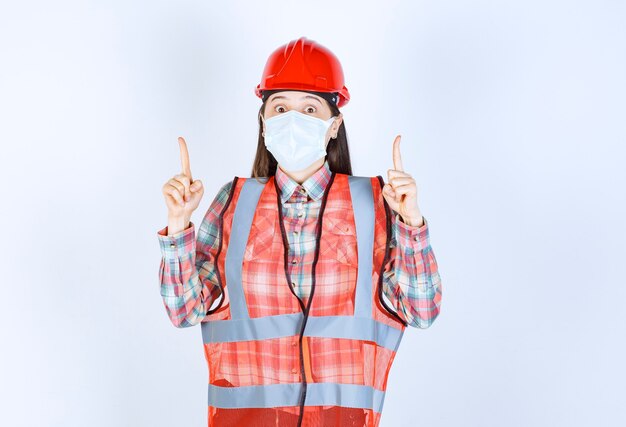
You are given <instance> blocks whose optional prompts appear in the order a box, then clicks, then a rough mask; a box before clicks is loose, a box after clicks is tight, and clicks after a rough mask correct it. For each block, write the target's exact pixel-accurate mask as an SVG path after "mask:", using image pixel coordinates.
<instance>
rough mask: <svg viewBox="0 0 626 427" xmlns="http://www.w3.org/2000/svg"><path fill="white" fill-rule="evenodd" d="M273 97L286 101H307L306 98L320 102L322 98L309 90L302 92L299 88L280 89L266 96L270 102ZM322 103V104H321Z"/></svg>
mask: <svg viewBox="0 0 626 427" xmlns="http://www.w3.org/2000/svg"><path fill="white" fill-rule="evenodd" d="M275 99H277V100H281V99H282V100H287V101H307V100H316V101H318V102H319V103H320V104H322V99H323V98H321V97H319V96H317V95H314V94H312V93H309V92H302V91H299V90H285V91H280V92H276V93H273V94H271V95H270V97H269V98H268V102H272V101H274V100H275ZM322 105H323V104H322Z"/></svg>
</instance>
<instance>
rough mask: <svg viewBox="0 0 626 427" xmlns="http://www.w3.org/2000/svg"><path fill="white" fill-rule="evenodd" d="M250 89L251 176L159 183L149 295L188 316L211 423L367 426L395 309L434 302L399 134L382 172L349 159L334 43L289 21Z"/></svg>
mask: <svg viewBox="0 0 626 427" xmlns="http://www.w3.org/2000/svg"><path fill="white" fill-rule="evenodd" d="M255 93H256V95H257V96H259V97H260V98H261V99H262V101H263V103H262V105H261V108H260V110H259V138H258V145H257V153H256V158H255V160H254V165H253V168H252V174H251V177H250V178H240V177H235V178H234V179H233V180H232V181H229V182H226V183H225V184H224V185H222V187H221V189H220V190H219V192H218V194H217V195H216V197H215V198H214V200H213V202H212V203H211V205H210V207H209V209H208V211H207V212H206V214H205V215H204V218H203V220H202V223H201V225H200V227H199V229H198V235H197V238H196V234H195V226H194V224H193V223H192V222H191V221H190V218H191V214H192V212H193V211H194V210H195V209H196V208H197V206H198V204H199V202H200V199H201V197H202V194H203V191H204V190H203V186H202V183H201V182H200V180H194V179H193V178H192V175H191V169H190V165H189V157H188V153H187V146H186V143H185V141H184V139H182V138H179V144H180V150H181V158H182V172H181V173H180V174H177V175H174V176H173V177H172V178H171V179H169V180H168V181H167V182H166V183H165V184H164V185H163V194H164V196H165V201H166V204H167V207H168V226H167V227H165V228H163V229H162V230H160V231H159V232H158V238H159V241H160V248H161V251H162V260H161V265H160V271H159V276H160V283H161V295H162V297H163V301H164V303H165V307H166V310H167V313H168V315H169V318H170V319H171V321H172V323H173V324H174V325H175V326H177V327H189V326H193V325H196V324H198V323H200V324H201V327H202V336H203V342H204V352H205V358H206V360H207V362H208V369H209V374H210V375H209V384H208V395H209V398H208V422H209V425H210V426H216V427H219V426H235V425H242V426H248V425H250V426H270V425H271V426H276V425H280V426H300V425H306V426H346V425H354V426H377V425H378V423H379V421H380V415H381V411H382V404H383V400H384V393H385V390H386V382H387V375H388V372H389V369H390V368H391V364H392V362H393V359H394V356H395V354H396V351H397V349H398V346H399V343H400V340H401V338H402V334H403V332H404V329H405V327H406V326H407V325H410V326H414V327H418V328H427V327H428V326H430V325H431V324H432V322H433V321H434V320H435V318H436V317H437V316H438V314H439V307H440V301H441V280H440V276H439V273H438V268H437V262H436V259H435V256H434V253H433V251H432V248H431V246H430V243H429V234H428V224H427V223H426V220H425V219H424V218H423V216H422V214H421V212H420V210H419V208H418V206H417V188H416V184H415V181H414V179H413V178H412V177H411V175H409V174H408V173H407V172H405V171H404V170H403V167H402V162H401V157H400V151H399V143H400V138H399V136H398V137H396V139H395V140H394V142H393V163H394V167H393V169H388V171H387V177H388V181H389V183H387V184H384V182H383V180H382V177H380V176H377V177H360V176H353V175H352V168H351V164H350V155H349V150H348V143H347V136H346V130H345V123H344V121H343V114H342V113H341V112H340V111H339V107H341V106H343V105H345V104H346V103H347V102H348V100H349V99H350V96H349V93H348V90H347V88H346V87H345V86H344V80H343V71H342V69H341V65H340V63H339V61H338V60H337V58H336V57H335V56H334V55H333V54H332V52H330V51H329V50H328V49H326V48H325V47H323V46H321V45H320V44H318V43H315V42H314V41H311V40H307V39H306V38H304V37H301V38H300V39H298V40H292V41H290V42H289V43H287V44H286V45H283V46H281V47H279V48H278V49H276V50H275V51H274V52H273V53H272V54H271V56H270V58H269V59H268V61H267V64H266V66H265V69H264V72H263V77H262V81H261V83H260V84H259V85H258V86H257V87H256V91H255Z"/></svg>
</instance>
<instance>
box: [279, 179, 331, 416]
mask: <svg viewBox="0 0 626 427" xmlns="http://www.w3.org/2000/svg"><path fill="white" fill-rule="evenodd" d="M334 180H335V172H332V174H331V177H330V181H329V182H328V185H327V186H326V189H325V190H324V195H323V196H322V204H321V206H320V211H319V216H318V218H317V224H316V226H315V254H314V257H313V264H312V272H311V275H312V278H311V294H310V295H309V299H308V301H307V305H306V307H305V306H304V302H302V299H300V297H299V296H298V295H297V294H296V291H295V289H294V288H293V287H292V286H291V275H290V274H289V267H288V265H289V262H288V261H289V259H288V258H289V240H288V239H287V233H286V231H285V225H284V224H283V206H282V203H281V201H280V188H278V183H277V182H276V177H275V176H274V188H275V189H276V201H277V204H278V222H279V224H280V233H281V236H282V239H283V248H284V269H285V277H286V278H287V286H289V290H290V291H291V293H292V294H293V295H294V296H295V297H296V298H297V300H298V304H299V305H300V309H301V310H302V313H303V314H304V317H303V321H302V326H301V327H300V336H299V338H298V344H299V349H300V377H301V378H302V386H303V387H302V394H301V396H300V403H299V406H300V414H299V415H298V423H297V427H301V426H302V420H303V417H304V402H305V400H306V389H307V381H306V378H307V375H306V369H305V366H304V350H303V348H302V340H303V338H304V337H303V335H304V329H305V328H306V322H307V319H308V318H309V311H310V309H311V303H312V301H313V294H314V293H315V267H316V265H317V260H318V258H319V254H320V236H321V234H322V217H323V215H324V209H325V208H326V200H327V199H328V193H329V191H330V188H331V186H332V185H333V181H334ZM307 351H308V345H307ZM309 359H310V358H309Z"/></svg>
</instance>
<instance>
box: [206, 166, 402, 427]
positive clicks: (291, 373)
mask: <svg viewBox="0 0 626 427" xmlns="http://www.w3.org/2000/svg"><path fill="white" fill-rule="evenodd" d="M260 179H261V182H259V181H258V180H257V179H255V178H240V177H235V178H234V180H233V185H232V187H231V192H230V194H229V198H228V201H227V203H226V205H225V207H224V209H223V210H222V212H221V214H220V217H219V227H220V232H221V236H222V239H221V242H220V248H219V250H218V252H217V256H216V267H217V271H218V274H217V276H218V281H219V284H220V287H221V288H222V297H221V298H220V301H219V304H217V306H216V307H215V308H212V309H211V310H209V312H208V313H207V315H206V317H205V318H204V319H203V321H202V323H201V329H202V338H203V343H204V352H205V358H206V360H207V363H208V368H209V384H208V425H209V426H214V427H224V426H277V425H279V426H324V427H327V426H342V427H343V426H350V425H355V426H368V427H369V426H371V427H374V426H377V425H378V423H379V421H380V415H381V412H382V407H383V402H384V398H385V390H386V387H387V376H388V373H389V370H390V368H391V365H392V363H393V360H394V357H395V354H396V351H397V349H398V347H399V345H400V341H401V339H402V335H403V333H404V330H405V327H406V325H407V324H406V322H405V321H404V320H402V319H401V318H400V317H399V316H398V315H397V314H396V313H395V312H394V311H393V310H391V309H390V308H389V306H388V304H387V303H386V302H385V301H384V298H383V294H382V272H383V268H384V265H385V263H386V262H387V260H388V259H389V249H388V246H389V245H388V243H389V238H390V233H391V218H392V217H391V211H390V208H389V206H388V205H387V204H386V203H385V202H384V199H383V197H382V193H381V191H382V186H383V184H384V182H383V180H382V177H380V176H378V177H365V176H352V175H346V174H341V173H333V174H332V176H331V179H330V182H329V183H328V186H327V188H326V190H325V191H324V195H323V198H322V203H321V207H320V212H319V215H318V225H317V229H316V230H317V231H316V253H315V258H314V261H313V264H312V272H313V278H312V284H311V292H310V295H309V297H308V298H306V299H300V298H299V297H298V296H297V295H296V294H295V293H294V290H293V288H292V287H291V286H290V283H289V282H288V278H287V277H288V274H287V255H286V253H287V252H286V250H287V248H288V246H287V245H288V242H287V238H286V234H285V230H284V226H283V224H282V206H281V201H280V191H279V188H278V186H277V185H276V181H275V178H274V176H270V177H269V178H268V177H264V178H260Z"/></svg>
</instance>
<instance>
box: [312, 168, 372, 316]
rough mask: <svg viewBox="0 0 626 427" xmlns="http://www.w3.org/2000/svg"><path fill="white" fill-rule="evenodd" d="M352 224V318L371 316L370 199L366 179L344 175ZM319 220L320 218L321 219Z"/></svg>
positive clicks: (369, 186)
mask: <svg viewBox="0 0 626 427" xmlns="http://www.w3.org/2000/svg"><path fill="white" fill-rule="evenodd" d="M348 182H349V183H350V196H351V197H352V211H353V212H354V223H355V225H356V241H357V253H358V270H357V282H356V295H355V301H354V315H355V316H356V317H369V318H371V317H372V263H373V257H374V227H375V222H374V221H375V218H374V196H373V195H372V181H371V180H370V178H368V177H360V176H358V177H357V176H351V175H350V176H348ZM322 220H323V218H322Z"/></svg>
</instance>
